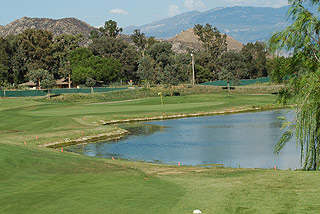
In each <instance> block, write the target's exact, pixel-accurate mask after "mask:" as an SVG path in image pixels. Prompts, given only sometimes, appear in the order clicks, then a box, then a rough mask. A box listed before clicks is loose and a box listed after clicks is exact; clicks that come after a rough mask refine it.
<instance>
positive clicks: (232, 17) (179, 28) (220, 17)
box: [0, 7, 290, 44]
mask: <svg viewBox="0 0 320 214" xmlns="http://www.w3.org/2000/svg"><path fill="white" fill-rule="evenodd" d="M287 11H288V7H281V8H271V7H226V8H215V9H211V10H208V11H205V12H198V11H191V12H187V13H183V14H180V15H177V16H174V17H170V18H166V19H162V20H159V21H155V22H152V23H150V24H146V25H142V26H130V27H125V28H124V31H123V34H127V35H130V34H132V32H133V31H134V30H135V29H140V30H141V31H142V32H144V33H145V35H146V36H147V37H150V36H154V37H156V38H157V39H170V38H173V37H175V36H176V35H177V34H180V33H181V32H183V31H187V30H188V29H190V28H193V27H194V25H195V24H202V25H204V24H206V23H209V24H211V25H212V26H214V27H217V28H218V29H219V30H220V31H221V32H222V33H226V34H227V35H228V36H231V37H232V38H234V39H235V40H238V41H240V42H241V43H244V44H245V43H248V42H255V41H265V40H266V39H268V38H269V37H270V35H271V34H272V33H273V32H275V31H280V30H282V29H284V28H285V27H286V26H288V25H289V24H290V21H287V19H286V14H287ZM28 28H34V29H44V30H48V31H51V32H52V33H53V34H54V35H55V36H56V35H59V34H61V33H67V34H77V33H82V34H83V35H84V36H85V37H86V38H88V37H89V33H90V31H92V30H95V29H96V28H94V27H92V26H90V25H89V24H87V23H85V22H83V21H81V20H78V19H76V18H64V19H58V20H55V19H47V18H28V17H23V18H21V19H17V20H15V21H13V22H11V23H9V24H7V25H5V26H0V36H7V35H9V34H19V33H21V32H23V31H24V30H25V29H28Z"/></svg>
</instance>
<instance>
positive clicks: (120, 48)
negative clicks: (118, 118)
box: [0, 20, 275, 88]
mask: <svg viewBox="0 0 320 214" xmlns="http://www.w3.org/2000/svg"><path fill="white" fill-rule="evenodd" d="M121 32H122V28H119V27H118V26H117V22H115V21H112V20H109V21H106V22H105V25H104V26H103V27H101V28H100V29H99V30H96V31H93V32H91V33H90V40H91V42H90V44H89V45H88V46H87V47H83V46H81V45H80V44H81V41H82V40H83V39H84V38H83V36H82V35H80V34H78V35H67V34H62V35H60V36H57V37H54V36H53V34H52V33H51V32H48V31H45V30H35V29H28V30H25V31H24V32H22V33H21V34H19V35H10V36H7V37H5V38H2V37H0V86H2V87H9V86H12V85H17V84H20V83H23V82H27V81H33V82H35V83H37V84H38V87H42V88H50V87H53V86H54V84H55V80H56V79H60V78H66V79H67V80H68V84H69V87H71V82H73V83H74V84H76V85H87V86H94V85H96V83H97V82H102V83H103V84H106V85H107V84H111V83H115V82H123V83H127V82H130V81H132V82H134V83H136V84H145V85H146V86H147V87H150V86H151V85H154V84H164V85H168V86H172V85H177V84H180V83H190V82H191V78H192V72H191V71H192V67H191V56H190V54H191V53H192V52H193V51H192V50H190V51H189V52H188V53H184V54H181V53H175V52H173V51H172V44H170V43H169V42H167V41H159V40H156V39H155V38H154V37H150V38H147V37H146V36H145V35H144V33H142V32H141V31H140V30H135V31H134V32H133V34H132V35H131V40H132V43H129V42H127V41H125V40H124V39H122V38H121V36H120V34H121ZM194 32H195V34H196V35H198V36H199V40H200V41H201V42H202V44H203V49H202V50H196V51H194V52H193V54H194V55H195V56H196V57H195V64H196V66H195V74H196V81H197V82H198V83H203V82H207V81H214V80H233V81H234V82H235V83H236V82H239V81H238V80H239V79H251V78H258V77H265V76H268V75H269V73H271V70H270V69H271V68H273V67H274V66H270V65H271V64H274V61H275V60H274V59H272V58H269V57H268V50H267V48H266V46H265V44H264V43H261V42H256V43H248V44H246V45H244V47H243V49H242V50H241V51H240V52H230V51H228V50H227V43H226V35H223V34H221V33H220V32H219V30H218V29H217V28H213V27H212V26H211V25H209V24H206V25H195V27H194Z"/></svg>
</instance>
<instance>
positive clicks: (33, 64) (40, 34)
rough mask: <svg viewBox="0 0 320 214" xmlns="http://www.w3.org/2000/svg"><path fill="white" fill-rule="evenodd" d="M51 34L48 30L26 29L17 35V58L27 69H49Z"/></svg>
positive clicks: (50, 63) (51, 59)
mask: <svg viewBox="0 0 320 214" xmlns="http://www.w3.org/2000/svg"><path fill="white" fill-rule="evenodd" d="M52 44H53V35H52V33H51V32H49V31H45V30H35V29H27V30H25V31H24V32H23V33H22V34H20V35H19V36H18V44H17V45H18V47H17V52H18V53H19V60H21V61H22V63H23V64H25V66H26V68H27V70H29V71H30V70H36V69H44V70H48V71H51V70H52V68H53V65H54V60H53V56H52Z"/></svg>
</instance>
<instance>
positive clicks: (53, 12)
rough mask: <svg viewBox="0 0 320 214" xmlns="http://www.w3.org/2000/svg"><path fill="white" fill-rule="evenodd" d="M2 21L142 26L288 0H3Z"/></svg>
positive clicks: (281, 4) (266, 5) (4, 22)
mask: <svg viewBox="0 0 320 214" xmlns="http://www.w3.org/2000/svg"><path fill="white" fill-rule="evenodd" d="M0 1H2V4H1V7H0V25H6V24H8V23H10V22H12V21H14V20H15V19H19V18H21V17H24V16H27V17H32V18H35V17H38V18H53V19H59V18H66V17H75V18H78V19H80V20H83V21H85V22H87V23H88V24H90V25H92V26H95V27H97V26H101V25H103V23H104V22H105V21H107V20H110V19H112V20H115V21H117V22H118V25H119V26H120V27H127V26H130V25H135V26H140V25H143V24H148V23H150V22H152V21H156V20H160V19H163V18H167V17H170V16H174V15H177V14H180V13H184V12H188V11H192V10H198V11H206V10H209V9H212V8H216V7H231V6H256V7H281V6H285V5H287V0H50V1H47V0H0Z"/></svg>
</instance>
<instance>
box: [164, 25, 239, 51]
mask: <svg viewBox="0 0 320 214" xmlns="http://www.w3.org/2000/svg"><path fill="white" fill-rule="evenodd" d="M198 38H199V37H198V36H197V35H195V34H194V31H193V28H190V29H188V30H186V31H182V32H181V33H179V34H177V35H176V36H174V37H173V38H171V39H169V40H168V41H169V42H170V43H172V44H173V49H174V51H175V52H186V51H187V49H193V50H199V49H201V48H202V42H200V41H199V40H198ZM227 45H228V50H230V51H236V52H238V51H240V50H241V49H242V47H243V44H241V43H240V42H238V41H237V40H235V39H233V38H232V37H230V36H228V35H227Z"/></svg>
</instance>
